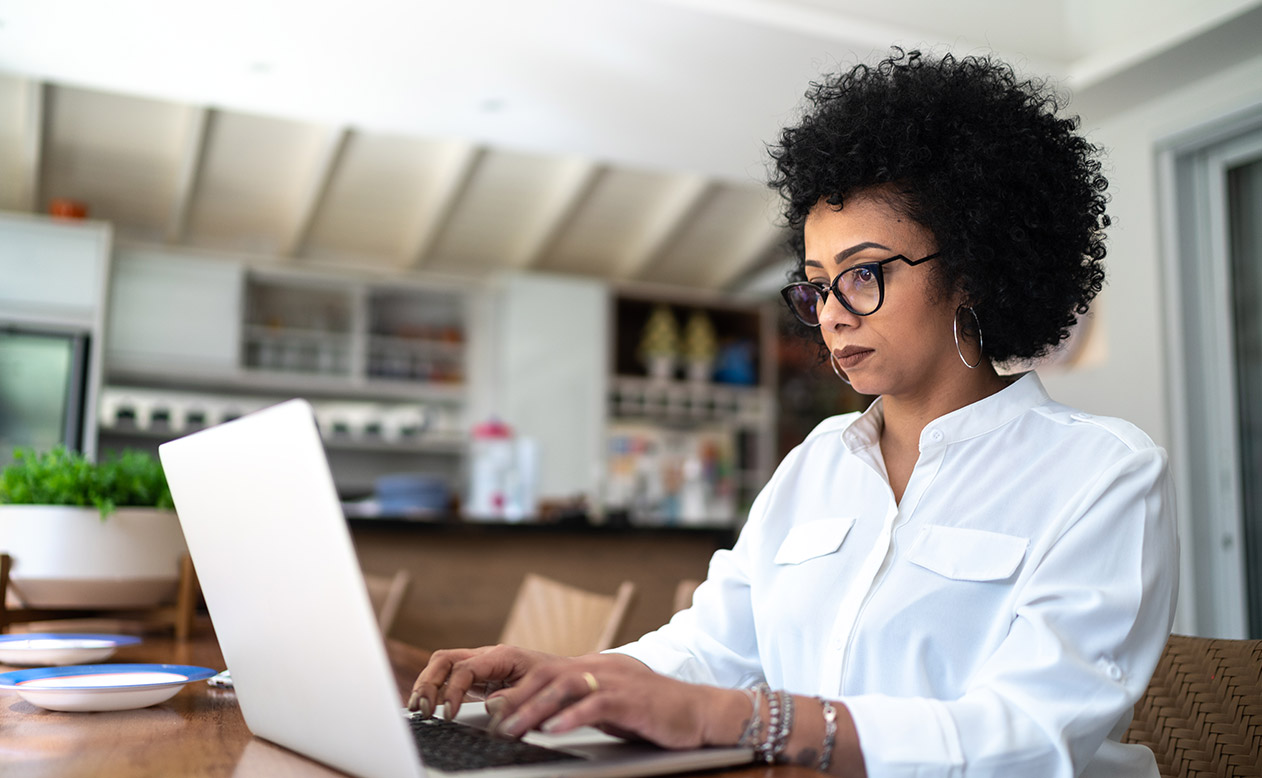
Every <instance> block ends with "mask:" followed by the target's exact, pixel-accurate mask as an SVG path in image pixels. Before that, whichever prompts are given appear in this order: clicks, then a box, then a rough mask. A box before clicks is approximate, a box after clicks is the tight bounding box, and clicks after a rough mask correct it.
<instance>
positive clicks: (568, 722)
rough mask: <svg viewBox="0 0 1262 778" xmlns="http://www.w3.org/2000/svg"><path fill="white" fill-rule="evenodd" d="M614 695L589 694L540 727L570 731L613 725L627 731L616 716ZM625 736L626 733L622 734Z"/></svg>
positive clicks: (560, 731) (545, 730)
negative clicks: (613, 702)
mask: <svg viewBox="0 0 1262 778" xmlns="http://www.w3.org/2000/svg"><path fill="white" fill-rule="evenodd" d="M613 699H614V695H611V694H608V693H606V694H594V693H593V694H588V695H587V696H585V697H583V698H582V699H580V700H578V701H577V702H575V703H574V704H572V705H569V706H567V707H565V708H563V709H561V710H560V711H557V713H556V715H555V716H552V717H550V718H548V719H546V720H545V721H544V722H543V723H542V724H540V725H539V729H541V730H542V731H544V732H555V733H558V734H559V733H562V732H569V731H570V730H572V729H577V728H578V727H583V726H593V727H594V726H600V727H612V728H615V729H617V730H619V731H621V732H627V730H625V729H624V728H623V727H621V726H619V723H618V722H617V721H616V718H617V717H616V716H614V712H615V709H614V706H613V704H612V701H613ZM628 734H629V733H628ZM620 737H625V735H620Z"/></svg>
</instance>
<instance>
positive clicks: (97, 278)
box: [0, 214, 111, 327]
mask: <svg viewBox="0 0 1262 778" xmlns="http://www.w3.org/2000/svg"><path fill="white" fill-rule="evenodd" d="M110 240H111V234H110V227H109V225H108V224H104V223H102V222H73V221H58V220H55V219H49V218H43V217H37V216H28V215H22V214H0V318H4V319H8V320H23V321H29V322H44V323H49V324H62V325H82V326H85V327H91V326H92V325H93V323H94V322H95V321H96V319H97V317H98V315H99V314H100V312H101V309H102V303H103V301H104V294H105V281H106V277H107V274H108V271H109V256H110Z"/></svg>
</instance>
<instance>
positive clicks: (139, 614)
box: [0, 554, 201, 640]
mask: <svg viewBox="0 0 1262 778" xmlns="http://www.w3.org/2000/svg"><path fill="white" fill-rule="evenodd" d="M12 565H13V558H12V557H10V556H9V555H8V554H0V633H2V632H8V631H9V627H10V626H12V625H13V624H19V623H26V622H43V621H61V620H67V619H75V620H80V619H110V620H122V621H137V622H141V623H143V624H145V625H146V626H147V627H159V628H161V627H172V628H174V630H175V637H176V639H178V640H187V639H188V637H189V635H190V634H191V633H192V631H193V618H194V616H195V615H196V609H197V601H198V599H199V597H200V595H201V588H200V587H199V586H198V583H197V571H196V570H194V569H193V559H192V557H190V556H189V555H188V554H185V555H184V556H183V557H181V558H180V577H179V582H178V584H177V587H176V598H175V603H174V604H168V605H157V606H154V607H152V608H113V609H111V608H90V609H82V610H69V609H60V608H58V609H54V608H27V607H19V606H12V605H11V603H10V601H9V571H10V570H11V569H12Z"/></svg>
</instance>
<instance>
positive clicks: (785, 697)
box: [771, 689, 793, 761]
mask: <svg viewBox="0 0 1262 778" xmlns="http://www.w3.org/2000/svg"><path fill="white" fill-rule="evenodd" d="M779 695H780V708H781V717H780V731H779V732H777V733H776V743H775V746H774V747H773V748H772V754H771V759H772V761H776V760H779V759H780V755H781V754H783V753H784V749H785V746H787V745H788V744H789V731H790V730H792V729H793V695H792V694H789V693H788V692H786V691H784V690H783V689H782V690H780V692H779Z"/></svg>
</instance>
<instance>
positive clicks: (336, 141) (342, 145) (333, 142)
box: [280, 127, 351, 259]
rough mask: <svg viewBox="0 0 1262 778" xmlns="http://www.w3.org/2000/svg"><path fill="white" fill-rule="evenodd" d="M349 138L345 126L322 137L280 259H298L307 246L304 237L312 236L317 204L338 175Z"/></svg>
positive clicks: (317, 208) (281, 248) (283, 242)
mask: <svg viewBox="0 0 1262 778" xmlns="http://www.w3.org/2000/svg"><path fill="white" fill-rule="evenodd" d="M350 136H351V131H350V129H349V128H347V127H337V128H334V129H331V130H329V132H328V134H327V135H326V136H325V138H324V142H323V143H322V144H321V146H320V149H319V151H318V152H317V156H316V158H315V161H314V162H313V163H312V165H311V174H310V175H309V176H308V177H307V186H306V189H305V190H304V191H303V192H302V193H301V195H300V197H301V199H300V200H299V203H298V208H297V209H296V211H295V214H294V219H293V221H292V222H291V223H290V226H289V234H288V235H286V236H285V238H284V240H283V241H282V242H281V246H280V256H281V257H282V258H285V259H292V258H294V257H296V256H298V255H299V254H300V253H301V252H302V250H303V248H304V247H305V246H306V245H307V238H308V237H309V236H310V235H311V226H312V225H313V224H315V218H316V214H318V213H319V212H320V205H321V204H322V203H323V202H324V198H325V197H326V196H327V195H328V193H329V187H330V186H331V185H332V183H333V176H334V175H335V174H336V173H337V166H338V165H339V164H340V163H341V161H342V155H343V154H345V153H346V144H347V143H348V142H349V140H350Z"/></svg>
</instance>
